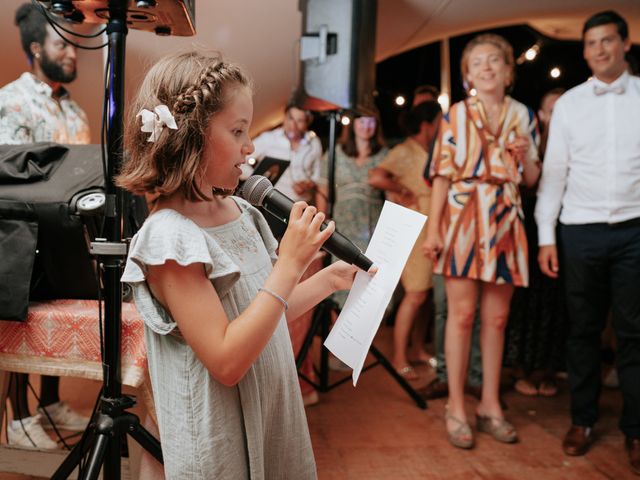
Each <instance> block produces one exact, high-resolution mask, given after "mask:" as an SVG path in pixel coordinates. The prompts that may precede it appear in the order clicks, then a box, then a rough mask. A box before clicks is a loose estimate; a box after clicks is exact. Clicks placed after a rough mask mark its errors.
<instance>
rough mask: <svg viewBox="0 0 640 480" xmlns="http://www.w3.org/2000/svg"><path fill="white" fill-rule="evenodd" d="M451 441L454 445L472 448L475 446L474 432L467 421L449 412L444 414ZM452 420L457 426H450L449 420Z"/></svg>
mask: <svg viewBox="0 0 640 480" xmlns="http://www.w3.org/2000/svg"><path fill="white" fill-rule="evenodd" d="M444 419H445V425H446V429H447V435H448V436H449V443H451V445H453V446H454V447H458V448H464V449H467V450H468V449H470V448H472V447H473V443H474V441H473V432H472V431H471V427H470V426H469V424H468V423H467V422H463V421H462V420H460V419H459V418H458V417H454V416H453V415H451V414H450V413H449V412H447V413H446V414H445V416H444ZM449 420H451V421H452V422H453V423H454V424H455V425H456V427H455V428H451V429H450V428H449V423H448V421H449Z"/></svg>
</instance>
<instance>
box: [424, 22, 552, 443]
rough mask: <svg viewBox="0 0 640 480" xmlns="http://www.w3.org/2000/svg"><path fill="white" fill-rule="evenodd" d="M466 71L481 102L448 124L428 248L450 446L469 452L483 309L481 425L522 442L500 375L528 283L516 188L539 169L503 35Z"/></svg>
mask: <svg viewBox="0 0 640 480" xmlns="http://www.w3.org/2000/svg"><path fill="white" fill-rule="evenodd" d="M460 63H461V71H462V75H463V79H464V80H465V81H466V82H467V83H468V84H469V88H471V87H473V88H475V90H476V92H477V95H476V96H472V97H468V98H467V99H465V100H464V101H462V102H458V103H456V104H455V105H453V106H452V108H451V110H450V111H449V113H448V115H445V116H444V117H443V119H442V122H441V125H440V130H439V135H438V141H437V142H436V147H435V150H434V153H433V162H432V164H431V178H432V179H433V190H432V199H431V218H430V219H429V222H428V224H427V239H426V240H425V242H424V249H425V251H426V252H428V253H429V254H430V257H431V259H432V260H433V261H434V262H436V263H435V266H434V272H437V273H440V274H442V275H444V277H445V285H446V290H447V303H448V307H449V311H448V318H447V328H446V332H445V354H446V360H447V370H448V379H449V401H448V409H447V414H446V430H447V434H448V437H449V441H450V442H451V444H452V445H454V446H456V447H459V448H471V447H472V446H473V444H474V437H473V433H472V431H471V427H470V426H469V423H468V421H467V415H466V411H465V406H464V379H465V377H466V373H467V364H468V358H469V346H470V340H471V328H472V325H473V319H474V316H475V312H476V309H477V307H478V302H479V303H480V317H481V322H482V326H481V335H480V343H481V346H482V367H483V384H482V398H481V400H480V403H479V404H478V405H477V407H476V427H477V429H478V430H479V431H481V432H486V433H488V434H490V435H491V436H492V437H494V438H495V439H496V440H498V441H500V442H505V443H512V442H515V441H517V438H518V437H517V433H516V429H515V428H514V426H513V425H512V424H511V423H509V422H508V421H507V420H506V419H505V418H504V414H503V411H502V407H501V405H500V398H499V388H500V370H501V365H502V358H503V347H504V331H505V326H506V323H507V318H508V314H509V303H510V300H511V295H512V292H513V288H514V286H526V285H527V283H528V265H527V241H526V235H525V231H524V224H523V214H522V207H521V202H520V195H519V190H518V186H519V184H520V182H524V183H525V184H526V185H533V184H534V183H535V182H536V181H537V179H538V175H539V173H540V161H539V159H538V153H537V148H536V144H537V122H536V121H535V115H534V114H533V112H532V111H531V110H530V109H528V108H527V107H526V106H524V105H523V104H521V103H519V102H517V101H516V100H514V99H512V98H511V97H509V96H508V95H507V93H506V92H507V90H508V89H509V88H510V87H511V86H512V85H513V81H514V68H515V61H514V58H513V49H512V47H511V45H509V43H508V42H507V41H506V40H504V38H502V37H500V36H498V35H493V34H484V35H479V36H477V37H475V38H474V39H472V40H471V41H470V42H469V43H468V44H467V45H466V47H465V49H464V51H463V53H462V58H461V61H460Z"/></svg>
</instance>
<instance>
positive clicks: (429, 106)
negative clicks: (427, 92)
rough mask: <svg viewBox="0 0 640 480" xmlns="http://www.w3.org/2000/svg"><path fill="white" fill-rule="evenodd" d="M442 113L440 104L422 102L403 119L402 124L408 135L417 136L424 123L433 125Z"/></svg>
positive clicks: (429, 101)
mask: <svg viewBox="0 0 640 480" xmlns="http://www.w3.org/2000/svg"><path fill="white" fill-rule="evenodd" d="M441 112H442V108H440V104H439V103H438V102H436V101H433V100H428V101H426V102H421V103H419V104H418V105H416V106H415V107H413V108H412V109H411V110H409V111H408V112H407V114H406V115H405V116H404V117H401V119H400V123H401V126H402V128H403V129H404V131H405V133H406V134H407V135H415V134H416V133H418V132H419V131H420V125H421V124H422V122H427V123H431V124H432V123H433V122H434V121H435V120H436V118H438V115H439V114H440V113H441Z"/></svg>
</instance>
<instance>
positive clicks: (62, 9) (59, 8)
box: [51, 0, 75, 15]
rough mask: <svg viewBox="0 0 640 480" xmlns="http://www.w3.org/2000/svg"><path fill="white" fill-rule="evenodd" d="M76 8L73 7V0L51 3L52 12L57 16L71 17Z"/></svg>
mask: <svg viewBox="0 0 640 480" xmlns="http://www.w3.org/2000/svg"><path fill="white" fill-rule="evenodd" d="M74 10H75V7H74V6H73V2H71V0H64V1H63V0H58V1H55V2H51V12H53V13H55V14H56V15H71V14H72V13H73V11H74Z"/></svg>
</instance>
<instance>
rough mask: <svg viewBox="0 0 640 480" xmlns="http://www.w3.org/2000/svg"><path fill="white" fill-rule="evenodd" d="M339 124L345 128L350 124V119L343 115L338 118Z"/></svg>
mask: <svg viewBox="0 0 640 480" xmlns="http://www.w3.org/2000/svg"><path fill="white" fill-rule="evenodd" d="M340 123H341V124H342V125H344V126H345V127H346V126H347V125H349V124H350V123H351V119H350V118H349V117H347V116H346V115H343V116H342V118H340Z"/></svg>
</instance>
